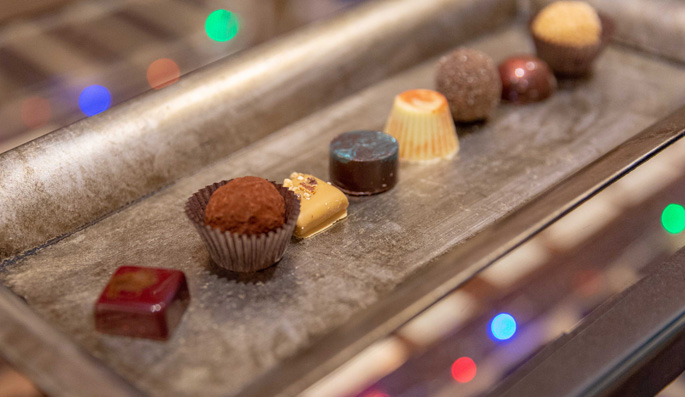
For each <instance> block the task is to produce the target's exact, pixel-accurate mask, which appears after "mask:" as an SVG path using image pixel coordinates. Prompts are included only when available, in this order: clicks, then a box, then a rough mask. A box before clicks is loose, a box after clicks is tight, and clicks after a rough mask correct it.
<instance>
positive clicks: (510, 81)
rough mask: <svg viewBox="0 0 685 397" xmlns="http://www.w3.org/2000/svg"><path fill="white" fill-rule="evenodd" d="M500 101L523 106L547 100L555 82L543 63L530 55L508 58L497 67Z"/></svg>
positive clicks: (554, 88)
mask: <svg viewBox="0 0 685 397" xmlns="http://www.w3.org/2000/svg"><path fill="white" fill-rule="evenodd" d="M499 74H500V78H501V79H502V99H503V100H505V101H507V102H511V103H515V104H525V103H531V102H538V101H542V100H544V99H547V98H549V97H550V96H551V95H552V94H553V93H554V91H555V90H556V87H557V80H556V78H555V77H554V74H553V73H552V70H551V69H550V67H549V66H548V65H547V63H546V62H545V61H543V60H542V59H540V58H538V57H534V56H532V55H518V56H513V57H509V58H507V59H506V60H504V62H502V63H500V65H499Z"/></svg>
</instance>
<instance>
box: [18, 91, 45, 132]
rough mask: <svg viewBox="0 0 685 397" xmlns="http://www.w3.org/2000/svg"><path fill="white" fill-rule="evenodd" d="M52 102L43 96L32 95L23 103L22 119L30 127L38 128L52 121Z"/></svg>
mask: <svg viewBox="0 0 685 397" xmlns="http://www.w3.org/2000/svg"><path fill="white" fill-rule="evenodd" d="M51 115H52V110H51V109H50V102H48V100H47V99H45V98H41V97H37V96H34V97H31V98H28V99H27V100H25V101H24V102H23V103H22V104H21V120H22V121H23V122H24V124H26V126H27V127H29V128H38V127H41V126H43V125H45V124H47V122H48V121H50V117H51Z"/></svg>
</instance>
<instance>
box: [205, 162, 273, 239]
mask: <svg viewBox="0 0 685 397" xmlns="http://www.w3.org/2000/svg"><path fill="white" fill-rule="evenodd" d="M205 223H206V224H207V225H209V226H210V227H212V228H215V229H219V230H221V231H222V232H226V231H228V232H231V233H238V234H262V233H267V232H269V231H271V230H274V229H276V228H278V227H280V226H282V225H283V223H285V200H284V199H283V196H281V194H280V193H279V192H278V190H277V189H276V187H275V186H274V185H273V184H272V183H271V182H269V181H267V180H266V179H262V178H258V177H255V176H245V177H242V178H236V179H233V180H232V181H230V182H228V183H227V184H225V185H224V186H221V187H220V188H219V189H217V190H216V191H215V192H214V193H213V194H212V197H211V198H210V199H209V203H207V209H206V210H205Z"/></svg>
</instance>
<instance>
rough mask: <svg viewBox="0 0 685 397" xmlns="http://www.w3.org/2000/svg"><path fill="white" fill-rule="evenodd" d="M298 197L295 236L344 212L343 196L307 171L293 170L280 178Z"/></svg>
mask: <svg viewBox="0 0 685 397" xmlns="http://www.w3.org/2000/svg"><path fill="white" fill-rule="evenodd" d="M283 186H285V187H287V188H288V189H290V190H291V191H293V192H294V193H295V195H297V196H298V197H299V198H300V215H299V216H298V218H297V225H296V227H295V236H296V237H299V238H306V237H311V236H313V235H315V234H318V233H320V232H322V231H324V230H326V229H328V228H329V227H331V226H332V225H333V224H334V223H335V222H337V221H338V220H340V219H343V218H345V217H346V216H347V206H348V204H349V203H348V201H347V197H345V195H344V194H343V193H342V192H341V191H340V190H338V189H337V188H336V187H334V186H332V185H331V184H329V183H324V181H322V180H320V179H318V178H316V177H314V176H312V175H308V174H301V173H298V172H293V173H292V174H291V175H290V178H289V179H285V180H284V181H283Z"/></svg>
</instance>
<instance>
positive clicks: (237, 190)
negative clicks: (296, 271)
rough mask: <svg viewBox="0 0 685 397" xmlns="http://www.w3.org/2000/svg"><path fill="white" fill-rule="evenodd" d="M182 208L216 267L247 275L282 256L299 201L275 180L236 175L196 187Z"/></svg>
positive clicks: (293, 223) (291, 231)
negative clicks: (200, 187) (234, 177)
mask: <svg viewBox="0 0 685 397" xmlns="http://www.w3.org/2000/svg"><path fill="white" fill-rule="evenodd" d="M185 212H186V216H187V217H188V219H190V221H191V222H192V223H193V226H195V230H197V232H198V234H199V235H200V237H201V238H202V241H203V242H204V243H205V246H206V247H207V250H208V251H209V254H210V256H211V258H212V260H213V261H214V263H215V264H216V265H217V266H219V267H222V268H224V269H227V270H231V271H234V272H241V273H250V272H256V271H258V270H262V269H265V268H267V267H269V266H271V265H273V264H274V263H276V262H278V261H279V260H280V259H281V258H282V257H283V254H284V253H285V250H286V248H287V246H288V242H289V241H290V237H291V236H292V234H293V230H294V229H295V224H296V222H297V217H298V215H299V213H300V202H299V200H298V198H297V196H295V194H294V193H293V192H291V191H290V190H289V189H288V188H285V187H283V186H282V185H280V184H276V183H274V182H269V181H267V180H265V179H262V178H257V177H242V178H236V179H232V180H229V181H221V182H218V183H214V184H212V185H209V186H206V187H205V188H203V189H200V190H199V191H198V192H196V193H195V194H193V195H192V196H191V197H190V198H189V199H188V201H187V202H186V206H185Z"/></svg>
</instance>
